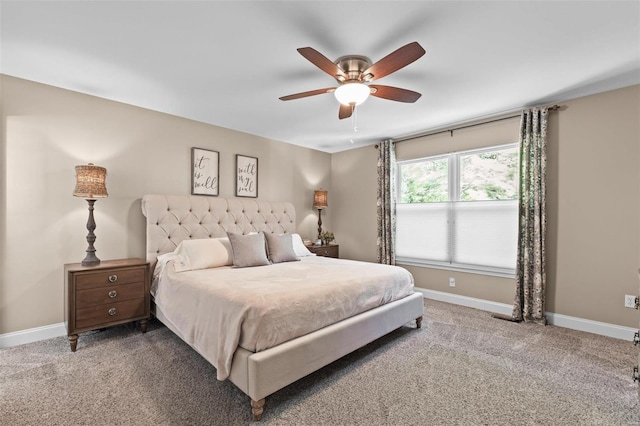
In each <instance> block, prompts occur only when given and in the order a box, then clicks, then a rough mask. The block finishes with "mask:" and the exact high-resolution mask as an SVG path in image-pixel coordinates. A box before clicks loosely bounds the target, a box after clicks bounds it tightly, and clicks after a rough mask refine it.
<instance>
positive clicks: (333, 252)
mask: <svg viewBox="0 0 640 426" xmlns="http://www.w3.org/2000/svg"><path fill="white" fill-rule="evenodd" d="M307 248H308V249H309V251H310V252H311V253H315V254H316V255H318V256H324V257H335V258H336V259H337V258H338V257H340V245H338V244H329V245H326V246H307Z"/></svg>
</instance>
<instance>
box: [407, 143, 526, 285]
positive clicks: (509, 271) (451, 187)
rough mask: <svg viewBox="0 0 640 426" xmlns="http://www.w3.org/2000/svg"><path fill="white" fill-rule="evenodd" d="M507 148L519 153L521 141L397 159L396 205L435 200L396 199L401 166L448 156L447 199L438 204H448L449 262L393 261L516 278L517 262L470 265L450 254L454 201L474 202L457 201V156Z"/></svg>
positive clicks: (458, 160) (458, 186) (460, 201)
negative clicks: (507, 266)
mask: <svg viewBox="0 0 640 426" xmlns="http://www.w3.org/2000/svg"><path fill="white" fill-rule="evenodd" d="M509 148H516V149H517V150H518V152H519V148H520V143H519V142H509V143H504V144H499V145H492V146H488V147H482V148H473V149H468V150H464V151H455V152H449V153H446V154H436V155H430V156H427V157H421V158H413V159H410V160H401V161H396V182H398V184H397V185H396V194H395V195H396V208H397V205H398V204H436V203H434V202H426V203H401V202H399V201H398V200H401V199H402V165H404V164H411V163H419V162H424V161H432V160H438V159H442V158H447V159H448V168H449V170H448V180H447V185H448V188H447V193H448V196H449V200H447V201H445V202H441V203H447V204H448V207H447V209H448V213H447V215H448V216H447V218H448V219H447V238H448V240H447V251H448V253H449V261H438V260H427V259H420V258H412V257H404V256H397V257H396V262H397V263H398V264H401V265H408V266H421V267H425V266H426V267H429V268H434V269H444V270H449V271H455V272H466V273H473V274H479V275H490V276H496V277H502V278H515V276H516V269H515V268H516V265H513V268H500V267H494V266H482V265H471V264H464V263H456V262H453V259H454V258H455V254H452V247H451V246H452V244H453V243H452V241H454V240H455V231H456V227H455V226H454V225H453V224H452V223H451V221H452V219H453V218H454V216H455V212H454V210H455V209H454V205H455V203H473V202H476V201H463V200H460V195H461V188H460V183H461V177H460V158H461V157H462V156H464V155H470V154H471V155H473V154H481V153H483V152H493V151H501V150H505V149H509ZM518 172H519V170H518ZM516 189H517V191H518V192H519V190H520V188H519V184H518V185H517V187H516ZM477 201H490V202H491V201H494V202H502V201H514V200H513V199H510V200H477ZM515 201H516V202H519V195H516V198H515ZM516 250H517V247H516Z"/></svg>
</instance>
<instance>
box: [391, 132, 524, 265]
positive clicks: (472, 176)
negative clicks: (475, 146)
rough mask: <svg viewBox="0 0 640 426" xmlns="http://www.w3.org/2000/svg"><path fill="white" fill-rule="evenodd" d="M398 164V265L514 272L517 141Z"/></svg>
mask: <svg viewBox="0 0 640 426" xmlns="http://www.w3.org/2000/svg"><path fill="white" fill-rule="evenodd" d="M397 164H398V167H397V173H398V185H397V187H398V194H397V195H398V196H397V200H398V202H397V204H396V215H397V216H396V257H397V260H398V262H399V263H404V264H417V265H425V266H431V267H441V268H446V269H455V270H462V271H468V272H477V273H486V274H492V275H498V276H508V277H511V276H513V275H514V274H515V266H516V255H517V238H518V168H519V149H518V144H517V143H515V144H509V145H502V146H497V147H492V148H485V149H481V150H473V151H464V152H458V153H453V154H447V155H442V156H436V157H429V158H422V159H418V160H410V161H402V162H398V163H397Z"/></svg>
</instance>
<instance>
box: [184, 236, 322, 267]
mask: <svg viewBox="0 0 640 426" xmlns="http://www.w3.org/2000/svg"><path fill="white" fill-rule="evenodd" d="M174 254H175V255H176V258H175V270H176V272H183V271H191V270H195V269H207V268H218V267H221V266H231V265H233V266H234V267H236V268H246V267H251V266H265V265H270V264H272V263H282V262H293V261H297V260H300V257H304V256H313V253H311V252H310V251H309V250H307V248H306V247H305V245H304V243H303V242H302V238H301V237H300V235H299V234H281V235H276V234H266V233H262V232H259V233H255V234H247V235H241V234H233V233H228V234H227V238H205V239H196V240H184V241H182V242H181V243H180V244H179V245H178V247H177V248H176V250H175V251H174Z"/></svg>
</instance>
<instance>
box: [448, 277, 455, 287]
mask: <svg viewBox="0 0 640 426" xmlns="http://www.w3.org/2000/svg"><path fill="white" fill-rule="evenodd" d="M455 286H456V279H455V278H453V277H449V287H455Z"/></svg>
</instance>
